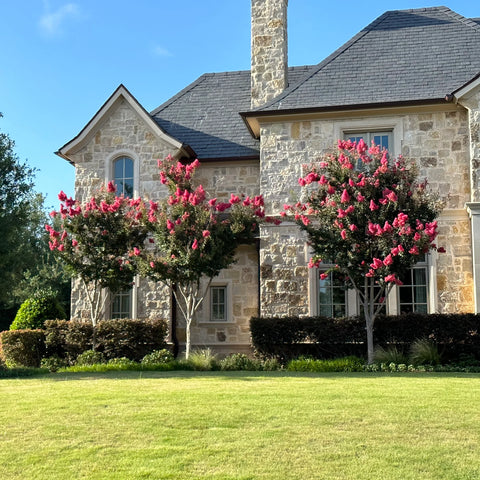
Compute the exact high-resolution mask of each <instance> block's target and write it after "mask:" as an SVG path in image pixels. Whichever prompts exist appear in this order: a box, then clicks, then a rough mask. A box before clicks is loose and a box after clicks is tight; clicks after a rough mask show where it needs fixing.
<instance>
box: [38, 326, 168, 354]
mask: <svg viewBox="0 0 480 480" xmlns="http://www.w3.org/2000/svg"><path fill="white" fill-rule="evenodd" d="M94 333H95V336H94ZM166 335H167V324H166V322H165V321H163V320H132V319H116V320H103V321H101V322H99V323H98V324H97V327H96V328H95V332H94V329H93V327H92V325H91V324H90V323H86V322H80V321H74V320H70V321H66V320H48V321H46V322H45V337H46V340H45V343H46V349H47V357H51V356H54V355H57V356H58V357H59V358H64V359H67V360H69V361H71V362H73V361H74V360H75V359H76V358H77V357H78V355H80V354H81V353H83V352H85V351H86V350H91V349H93V348H94V347H95V348H94V349H95V350H96V351H98V352H100V353H102V354H103V356H104V357H105V358H106V359H107V360H110V359H112V358H121V357H126V358H128V359H130V360H134V361H140V360H141V359H142V358H143V357H144V356H145V355H146V354H148V353H151V352H152V351H154V350H160V349H162V348H165V347H166V342H165V337H166ZM94 343H95V345H94Z"/></svg>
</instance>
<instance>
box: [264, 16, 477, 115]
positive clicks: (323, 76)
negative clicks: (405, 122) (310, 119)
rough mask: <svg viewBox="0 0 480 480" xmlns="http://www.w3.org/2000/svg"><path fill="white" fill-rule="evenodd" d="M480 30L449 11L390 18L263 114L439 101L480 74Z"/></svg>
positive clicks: (374, 24)
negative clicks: (294, 110) (316, 108)
mask: <svg viewBox="0 0 480 480" xmlns="http://www.w3.org/2000/svg"><path fill="white" fill-rule="evenodd" d="M479 52H480V25H479V24H478V19H476V20H471V19H467V18H464V17H462V16H461V15H458V14H457V13H455V12H453V11H451V10H450V9H448V8H446V7H432V8H422V9H414V10H397V11H389V12H386V13H384V14H383V15H382V16H380V17H379V18H377V19H376V20H375V21H374V22H372V23H371V24H370V25H368V26H367V27H366V28H364V29H363V30H362V31H361V32H359V33H358V34H357V35H356V36H355V37H353V38H352V39H351V40H350V41H349V42H347V43H346V44H345V45H343V46H342V47H340V48H339V49H338V50H337V51H335V52H334V53H333V54H332V55H330V56H329V57H327V58H326V59H325V60H324V61H322V62H321V63H319V64H318V65H317V66H316V67H315V68H314V69H313V70H312V71H311V72H310V73H309V74H308V75H307V76H306V77H305V78H303V79H302V80H301V81H300V82H299V84H298V85H296V86H292V87H290V88H289V89H287V90H286V91H285V92H283V94H281V95H280V96H278V97H277V98H276V99H274V100H273V101H272V102H270V103H269V104H267V105H265V106H263V107H261V108H259V109H257V110H258V111H271V110H285V109H287V110H288V109H299V108H315V107H320V108H322V107H336V106H344V105H362V104H371V103H389V102H414V101H422V100H439V99H442V98H444V97H445V95H446V94H449V93H452V92H454V91H455V90H456V89H458V88H460V87H461V86H463V85H464V84H465V83H467V82H468V81H469V80H470V79H472V78H473V77H474V76H475V75H477V74H478V73H479V72H480V55H479Z"/></svg>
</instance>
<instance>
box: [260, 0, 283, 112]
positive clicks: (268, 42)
mask: <svg viewBox="0 0 480 480" xmlns="http://www.w3.org/2000/svg"><path fill="white" fill-rule="evenodd" d="M287 5H288V0H252V39H251V42H252V45H251V48H252V54H251V57H252V58H251V60H252V68H251V72H252V73H251V75H252V76H251V88H252V100H251V106H252V108H256V107H259V106H261V105H264V104H265V103H267V101H269V100H271V99H273V98H274V97H276V96H277V95H278V94H280V93H281V92H283V90H284V89H285V88H286V87H287V84H288V80H287V68H288V58H287V56H288V55H287Z"/></svg>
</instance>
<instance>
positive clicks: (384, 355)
mask: <svg viewBox="0 0 480 480" xmlns="http://www.w3.org/2000/svg"><path fill="white" fill-rule="evenodd" d="M374 362H375V363H398V364H404V363H406V362H407V357H406V356H405V354H404V353H403V351H402V350H400V348H398V347H397V346H396V345H390V346H388V347H386V348H383V347H380V346H378V347H376V348H375V353H374Z"/></svg>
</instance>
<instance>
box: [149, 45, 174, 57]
mask: <svg viewBox="0 0 480 480" xmlns="http://www.w3.org/2000/svg"><path fill="white" fill-rule="evenodd" d="M153 53H154V54H155V55H157V56H159V57H172V56H173V54H172V53H170V52H169V51H168V50H167V49H166V48H164V47H161V46H160V45H157V46H156V47H154V49H153Z"/></svg>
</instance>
